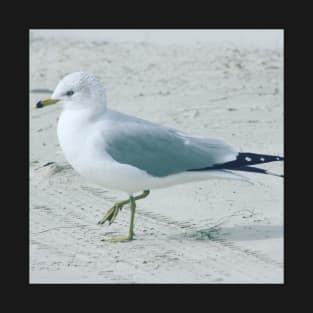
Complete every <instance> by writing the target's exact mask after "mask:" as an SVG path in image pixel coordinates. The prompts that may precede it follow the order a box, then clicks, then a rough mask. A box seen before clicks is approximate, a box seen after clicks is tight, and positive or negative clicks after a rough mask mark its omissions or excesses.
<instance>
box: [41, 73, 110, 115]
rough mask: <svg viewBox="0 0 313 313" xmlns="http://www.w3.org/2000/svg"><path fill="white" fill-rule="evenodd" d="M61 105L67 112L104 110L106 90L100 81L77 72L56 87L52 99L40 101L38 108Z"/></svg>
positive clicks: (87, 74) (90, 75)
mask: <svg viewBox="0 0 313 313" xmlns="http://www.w3.org/2000/svg"><path fill="white" fill-rule="evenodd" d="M55 103H61V104H62V105H63V108H64V109H65V110H81V109H91V110H104V109H105V108H106V95H105V89H104V87H103V85H102V83H101V82H100V80H99V79H98V78H97V77H96V76H94V75H92V74H90V73H86V72H75V73H71V74H69V75H67V76H65V77H64V78H63V79H62V80H61V81H60V82H59V83H58V85H57V86H56V88H55V90H54V92H53V94H52V96H51V98H49V99H43V100H40V101H39V102H38V103H37V104H36V107H37V108H43V107H45V106H48V105H52V104H55Z"/></svg>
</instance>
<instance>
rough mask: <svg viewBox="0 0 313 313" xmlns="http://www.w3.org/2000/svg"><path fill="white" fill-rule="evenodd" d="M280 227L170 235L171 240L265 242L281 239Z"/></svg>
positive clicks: (198, 231)
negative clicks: (266, 240)
mask: <svg viewBox="0 0 313 313" xmlns="http://www.w3.org/2000/svg"><path fill="white" fill-rule="evenodd" d="M283 234H284V229H283V226H282V225H236V226H231V227H222V226H217V227H215V226H213V227H208V228H203V229H201V230H189V231H186V232H184V233H179V234H175V235H172V236H171V238H172V239H187V240H216V239H225V240H230V241H247V240H265V239H273V238H281V237H283Z"/></svg>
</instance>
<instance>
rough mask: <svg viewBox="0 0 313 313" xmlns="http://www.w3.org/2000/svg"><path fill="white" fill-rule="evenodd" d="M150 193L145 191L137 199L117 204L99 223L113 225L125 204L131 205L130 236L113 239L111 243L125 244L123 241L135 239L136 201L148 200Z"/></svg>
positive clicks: (133, 198)
mask: <svg viewBox="0 0 313 313" xmlns="http://www.w3.org/2000/svg"><path fill="white" fill-rule="evenodd" d="M149 193H150V191H149V190H145V191H144V192H143V193H142V194H141V195H138V196H136V197H133V196H131V197H130V198H129V199H128V200H124V201H120V202H117V203H116V204H115V205H114V206H113V207H112V208H111V209H110V210H109V211H108V212H107V213H106V214H105V215H104V217H103V218H102V219H101V220H100V221H99V222H98V224H103V223H105V222H106V221H108V222H109V225H111V224H112V223H113V222H114V221H115V219H116V216H117V214H118V212H119V211H120V210H121V209H122V207H123V206H124V205H125V204H128V203H130V225H129V231H128V236H126V237H117V238H112V239H110V241H113V242H123V241H129V240H132V239H133V237H134V219H135V211H136V200H140V199H143V198H146V197H147V196H148V195H149Z"/></svg>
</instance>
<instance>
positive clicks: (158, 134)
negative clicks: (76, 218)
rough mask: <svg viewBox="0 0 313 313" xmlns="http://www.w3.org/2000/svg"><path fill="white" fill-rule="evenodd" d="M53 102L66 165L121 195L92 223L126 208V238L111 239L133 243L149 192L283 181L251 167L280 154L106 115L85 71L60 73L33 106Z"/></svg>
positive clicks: (101, 93)
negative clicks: (251, 176)
mask: <svg viewBox="0 0 313 313" xmlns="http://www.w3.org/2000/svg"><path fill="white" fill-rule="evenodd" d="M56 103H59V104H61V105H62V106H63V110H62V112H61V114H60V118H59V121H58V126H57V135H58V140H59V143H60V146H61V148H62V150H63V153H64V156H65V158H66V160H67V161H68V162H69V163H70V164H71V165H72V167H73V168H74V169H75V170H76V171H77V172H78V173H79V174H80V175H81V176H83V177H84V178H85V179H87V180H88V181H89V182H91V183H94V184H97V185H100V186H102V187H105V188H109V189H115V190H120V191H123V192H125V193H126V194H127V195H128V198H127V199H126V200H123V201H118V202H116V203H115V204H114V205H113V207H112V208H110V209H109V210H108V211H107V212H106V214H105V215H104V216H103V218H102V219H101V220H100V221H99V224H104V223H105V222H108V223H109V225H111V224H112V223H113V222H114V221H115V219H116V217H117V215H118V213H119V212H120V210H121V209H122V208H123V207H124V206H125V205H128V204H129V205H130V224H129V231H128V235H127V236H125V237H117V238H111V239H110V240H111V241H115V242H124V241H130V240H132V239H134V217H135V210H136V201H138V200H140V199H144V198H146V197H147V196H148V195H149V193H150V190H151V189H156V188H166V187H169V186H173V185H177V184H182V183H188V182H193V181H201V180H208V179H211V178H226V179H241V180H242V179H245V178H244V177H243V176H242V175H239V174H238V173H235V172H237V171H246V172H254V173H262V174H268V175H275V176H280V177H283V175H278V174H275V173H271V172H269V171H267V170H264V169H261V168H257V167H253V166H251V165H255V164H263V163H267V162H272V161H283V160H284V158H283V157H280V156H275V155H265V154H257V153H243V152H239V151H238V150H237V149H235V148H234V147H233V146H231V145H229V144H228V143H226V142H225V141H224V140H222V139H216V138H206V137H200V136H192V135H189V134H187V133H185V132H182V131H179V130H176V129H174V128H169V127H164V126H161V125H158V124H155V123H152V122H150V121H147V120H144V119H140V118H137V117H134V116H130V115H126V114H123V113H121V112H118V111H114V110H110V109H109V108H107V100H106V93H105V88H104V86H103V84H102V83H101V81H100V80H99V79H98V78H97V77H96V76H94V75H93V74H91V73H87V72H74V73H71V74H68V75H66V76H65V77H64V78H63V79H62V80H61V81H60V82H59V83H58V84H57V86H56V88H55V90H54V92H53V94H52V96H51V98H49V99H43V100H40V101H39V102H38V103H37V104H36V106H35V107H36V108H44V107H47V106H50V105H53V104H56ZM234 171H235V172H234ZM138 193H139V194H138ZM135 194H137V195H135Z"/></svg>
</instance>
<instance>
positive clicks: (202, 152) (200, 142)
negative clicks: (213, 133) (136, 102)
mask: <svg viewBox="0 0 313 313" xmlns="http://www.w3.org/2000/svg"><path fill="white" fill-rule="evenodd" d="M117 124H118V125H115V127H114V130H113V131H112V132H111V133H110V136H108V138H107V140H106V147H105V149H106V152H107V153H108V154H109V155H111V157H112V158H113V159H114V160H116V161H117V162H119V163H123V164H128V165H132V166H135V167H137V168H139V169H141V170H143V171H146V172H147V173H149V174H151V175H153V176H157V177H164V176H168V175H171V174H177V173H181V172H185V171H188V170H192V169H199V168H204V167H208V166H212V165H214V164H219V163H224V162H228V161H232V160H235V159H236V156H237V154H238V152H237V151H236V150H235V149H234V148H233V147H231V146H230V145H228V144H226V143H225V142H224V141H222V140H219V139H210V138H202V137H192V136H188V135H186V134H184V133H181V132H178V131H176V130H175V129H171V128H165V127H162V126H159V125H156V124H152V123H148V122H146V121H143V120H139V119H136V120H135V119H134V120H132V121H130V122H126V121H123V122H122V123H117Z"/></svg>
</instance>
